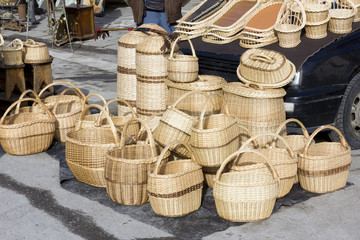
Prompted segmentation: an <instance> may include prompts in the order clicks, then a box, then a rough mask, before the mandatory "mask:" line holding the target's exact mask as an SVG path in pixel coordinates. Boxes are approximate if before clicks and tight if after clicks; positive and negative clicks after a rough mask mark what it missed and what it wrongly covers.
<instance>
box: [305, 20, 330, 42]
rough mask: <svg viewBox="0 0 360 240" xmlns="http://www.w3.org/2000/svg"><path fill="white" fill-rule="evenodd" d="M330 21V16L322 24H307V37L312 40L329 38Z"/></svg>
mask: <svg viewBox="0 0 360 240" xmlns="http://www.w3.org/2000/svg"><path fill="white" fill-rule="evenodd" d="M329 21H330V15H329V16H328V18H327V19H325V20H324V21H321V22H316V23H310V22H307V23H306V24H305V36H306V37H307V38H310V39H321V38H325V37H326V36H327V26H328V23H329Z"/></svg>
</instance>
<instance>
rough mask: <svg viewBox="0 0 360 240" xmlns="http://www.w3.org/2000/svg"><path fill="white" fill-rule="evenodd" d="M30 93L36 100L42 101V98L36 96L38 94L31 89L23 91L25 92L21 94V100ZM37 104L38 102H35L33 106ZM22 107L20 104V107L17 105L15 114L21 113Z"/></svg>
mask: <svg viewBox="0 0 360 240" xmlns="http://www.w3.org/2000/svg"><path fill="white" fill-rule="evenodd" d="M28 93H32V94H33V95H34V97H35V98H36V99H39V100H41V99H40V97H39V96H38V95H37V94H36V92H34V90H31V89H27V90H25V91H23V92H22V93H21V95H20V97H19V99H23V98H24V97H25V96H26V95H27V94H28ZM35 104H36V102H34V104H33V106H34V105H35ZM20 105H21V104H20V103H19V104H18V105H16V108H15V113H19V111H20Z"/></svg>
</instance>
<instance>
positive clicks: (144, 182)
mask: <svg viewBox="0 0 360 240" xmlns="http://www.w3.org/2000/svg"><path fill="white" fill-rule="evenodd" d="M105 180H106V181H107V182H110V183H115V184H122V185H131V186H137V185H144V184H147V179H146V180H145V181H143V182H139V183H130V182H122V181H118V180H112V179H110V178H107V177H105Z"/></svg>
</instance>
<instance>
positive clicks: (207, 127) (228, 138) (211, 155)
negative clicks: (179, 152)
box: [190, 95, 240, 167]
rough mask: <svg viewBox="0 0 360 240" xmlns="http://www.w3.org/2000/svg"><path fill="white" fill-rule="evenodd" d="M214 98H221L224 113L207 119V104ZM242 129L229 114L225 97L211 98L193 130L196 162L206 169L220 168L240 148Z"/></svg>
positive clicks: (192, 140) (192, 145)
mask: <svg viewBox="0 0 360 240" xmlns="http://www.w3.org/2000/svg"><path fill="white" fill-rule="evenodd" d="M214 97H220V99H221V100H222V101H223V104H224V113H219V114H212V115H209V116H207V117H205V116H204V115H205V109H206V107H207V104H208V103H209V102H210V100H212V99H213V98H214ZM239 134H240V128H239V126H238V124H237V121H236V118H235V117H233V116H231V115H230V114H229V110H228V108H227V105H226V102H225V100H224V97H223V96H221V95H213V96H209V98H208V100H207V102H206V103H205V105H204V108H203V111H202V113H201V115H200V120H199V123H198V124H196V125H194V126H193V127H192V128H191V140H190V143H191V147H192V150H193V152H194V155H195V157H196V161H197V162H198V163H199V164H200V165H201V166H205V167H218V166H220V165H221V163H222V162H223V161H224V159H225V158H226V157H227V156H229V155H230V154H231V153H233V152H235V151H236V150H237V149H239V147H240V138H239Z"/></svg>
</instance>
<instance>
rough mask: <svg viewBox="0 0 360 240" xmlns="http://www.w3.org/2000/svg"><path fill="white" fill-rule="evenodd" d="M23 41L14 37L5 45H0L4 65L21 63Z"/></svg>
mask: <svg viewBox="0 0 360 240" xmlns="http://www.w3.org/2000/svg"><path fill="white" fill-rule="evenodd" d="M23 46H24V44H23V42H22V41H21V40H20V39H14V40H13V41H12V42H11V43H9V44H8V45H7V46H5V47H2V48H1V51H2V54H3V57H4V63H5V65H22V64H24V62H23V60H22V49H23Z"/></svg>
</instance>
